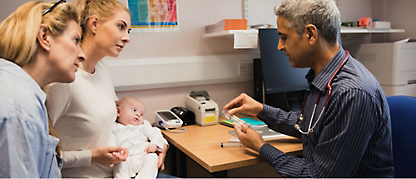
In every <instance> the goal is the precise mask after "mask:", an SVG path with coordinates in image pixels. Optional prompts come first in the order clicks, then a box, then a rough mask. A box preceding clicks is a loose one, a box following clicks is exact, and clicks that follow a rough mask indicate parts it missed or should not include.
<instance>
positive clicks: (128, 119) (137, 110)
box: [117, 99, 146, 126]
mask: <svg viewBox="0 0 416 179" xmlns="http://www.w3.org/2000/svg"><path fill="white" fill-rule="evenodd" d="M118 108H119V112H118V114H117V115H118V122H119V123H121V124H123V125H126V126H127V125H135V126H138V125H142V124H143V121H144V119H143V115H144V112H145V110H146V108H145V106H144V104H143V103H142V102H141V101H139V100H136V99H127V100H126V101H124V102H123V104H120V106H119V107H118Z"/></svg>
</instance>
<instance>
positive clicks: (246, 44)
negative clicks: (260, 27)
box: [234, 32, 258, 49]
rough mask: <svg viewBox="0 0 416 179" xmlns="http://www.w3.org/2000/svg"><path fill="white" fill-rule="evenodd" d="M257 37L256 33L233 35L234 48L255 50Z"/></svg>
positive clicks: (237, 33)
mask: <svg viewBox="0 0 416 179" xmlns="http://www.w3.org/2000/svg"><path fill="white" fill-rule="evenodd" d="M257 42H258V35H257V33H244V32H236V33H234V48H237V49H249V48H257Z"/></svg>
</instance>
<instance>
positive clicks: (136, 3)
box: [127, 0, 179, 32]
mask: <svg viewBox="0 0 416 179" xmlns="http://www.w3.org/2000/svg"><path fill="white" fill-rule="evenodd" d="M127 7H128V8H129V11H130V16H131V25H132V32H173V31H178V30H179V26H178V13H177V9H178V5H177V0H127Z"/></svg>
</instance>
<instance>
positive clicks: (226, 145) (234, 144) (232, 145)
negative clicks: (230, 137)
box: [220, 142, 243, 148]
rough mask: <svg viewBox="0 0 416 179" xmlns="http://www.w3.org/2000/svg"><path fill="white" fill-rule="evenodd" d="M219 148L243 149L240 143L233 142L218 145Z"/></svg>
mask: <svg viewBox="0 0 416 179" xmlns="http://www.w3.org/2000/svg"><path fill="white" fill-rule="evenodd" d="M220 146H221V148H222V147H243V144H242V143H240V142H233V143H220Z"/></svg>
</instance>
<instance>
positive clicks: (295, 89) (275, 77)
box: [259, 28, 309, 111]
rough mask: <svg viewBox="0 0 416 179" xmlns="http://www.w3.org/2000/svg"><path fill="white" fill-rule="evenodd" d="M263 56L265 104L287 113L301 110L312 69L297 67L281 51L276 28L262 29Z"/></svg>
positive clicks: (261, 47)
mask: <svg viewBox="0 0 416 179" xmlns="http://www.w3.org/2000/svg"><path fill="white" fill-rule="evenodd" d="M259 42H260V56H261V64H262V65H261V66H262V73H263V82H264V87H263V92H264V99H263V102H264V103H265V104H268V105H271V106H274V107H279V108H281V109H283V110H286V111H299V110H300V105H301V103H302V100H303V94H304V91H305V90H306V89H308V83H307V81H306V79H305V75H306V73H307V72H308V71H309V68H293V67H291V66H290V63H289V61H288V57H287V56H286V55H285V53H284V52H283V51H279V50H278V49H277V44H278V42H279V34H278V32H277V29H276V28H269V29H259Z"/></svg>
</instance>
